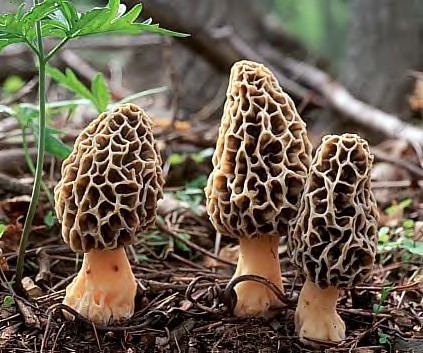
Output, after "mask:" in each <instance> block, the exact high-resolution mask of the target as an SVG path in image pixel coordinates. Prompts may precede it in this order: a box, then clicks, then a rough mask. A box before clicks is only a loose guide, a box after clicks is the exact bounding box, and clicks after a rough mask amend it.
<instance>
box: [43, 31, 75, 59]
mask: <svg viewBox="0 0 423 353" xmlns="http://www.w3.org/2000/svg"><path fill="white" fill-rule="evenodd" d="M69 39H70V37H65V38H63V39H62V40H61V41H60V43H59V44H57V45H56V46H55V47H54V48H53V49H52V50H51V51H50V53H48V54H47V55H46V57H45V62H46V63H47V62H48V61H49V60H50V59H51V58H52V56H53V55H54V54H56V53H57V52H58V51H59V50H60V49H61V48H62V47H63V46H64V45H65V44H66V43H67V42H68V40H69Z"/></svg>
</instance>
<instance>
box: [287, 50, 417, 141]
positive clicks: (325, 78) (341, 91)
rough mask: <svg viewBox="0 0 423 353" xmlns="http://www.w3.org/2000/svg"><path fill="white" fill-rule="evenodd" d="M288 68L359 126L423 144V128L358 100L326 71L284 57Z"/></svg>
mask: <svg viewBox="0 0 423 353" xmlns="http://www.w3.org/2000/svg"><path fill="white" fill-rule="evenodd" d="M282 61H283V63H284V66H285V68H286V69H287V70H289V71H290V72H291V73H292V74H294V75H295V76H296V77H297V78H298V80H300V81H302V82H304V83H305V84H307V85H309V86H310V87H311V88H313V89H314V90H316V91H317V92H319V93H320V94H321V95H322V96H323V97H324V98H325V99H326V100H327V101H328V102H329V104H330V105H331V106H332V107H333V108H334V109H336V110H337V111H339V112H340V113H342V114H344V115H345V116H347V117H349V118H350V119H352V120H354V121H355V122H356V123H358V124H360V125H363V126H368V127H370V128H372V129H374V130H377V131H380V132H382V133H383V134H385V135H386V136H389V137H393V138H399V139H404V140H407V141H412V142H417V143H419V144H420V145H423V129H421V128H419V127H417V126H413V125H411V124H408V123H406V122H404V121H402V120H400V119H399V118H398V117H396V116H394V115H391V114H388V113H385V112H383V111H382V110H379V109H377V108H374V107H372V106H371V105H369V104H366V103H364V102H362V101H360V100H358V99H357V98H355V97H354V96H353V95H352V94H351V93H350V92H348V90H347V89H346V88H345V87H343V86H342V85H341V84H339V83H338V82H336V81H335V80H334V79H332V78H331V77H330V76H329V75H328V74H326V73H325V72H323V71H321V70H319V69H317V68H315V67H313V66H310V65H308V64H306V63H303V62H298V61H295V60H292V59H289V58H284V59H283V60H282Z"/></svg>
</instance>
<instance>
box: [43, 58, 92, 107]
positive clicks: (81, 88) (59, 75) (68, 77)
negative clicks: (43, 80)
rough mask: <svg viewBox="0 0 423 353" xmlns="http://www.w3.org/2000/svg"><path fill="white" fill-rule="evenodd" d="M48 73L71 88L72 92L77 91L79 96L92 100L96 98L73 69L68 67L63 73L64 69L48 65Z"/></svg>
mask: <svg viewBox="0 0 423 353" xmlns="http://www.w3.org/2000/svg"><path fill="white" fill-rule="evenodd" d="M46 73H47V75H49V76H50V77H51V78H53V79H54V80H55V81H57V82H58V83H59V84H61V85H63V86H65V87H66V88H68V89H70V90H71V91H72V92H75V93H76V94H77V95H78V96H80V97H82V98H86V99H89V100H91V101H94V100H95V99H94V96H93V95H92V93H91V91H90V90H89V89H88V88H87V87H86V86H85V85H84V84H83V83H82V82H81V81H80V80H79V79H78V77H76V75H75V74H74V72H73V71H72V70H71V69H69V68H67V69H66V71H65V73H63V72H62V71H60V70H58V69H56V68H54V67H52V66H50V65H47V68H46Z"/></svg>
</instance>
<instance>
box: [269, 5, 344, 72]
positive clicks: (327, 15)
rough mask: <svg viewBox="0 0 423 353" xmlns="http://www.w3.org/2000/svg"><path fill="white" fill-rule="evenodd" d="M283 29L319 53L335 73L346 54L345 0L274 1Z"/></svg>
mask: <svg viewBox="0 0 423 353" xmlns="http://www.w3.org/2000/svg"><path fill="white" fill-rule="evenodd" d="M274 9H275V11H276V14H277V15H278V17H279V18H280V21H281V25H282V28H283V29H284V30H285V31H286V32H287V33H289V34H291V35H293V36H294V37H296V38H298V39H299V40H300V41H302V42H303V43H304V44H306V45H307V46H308V47H309V48H311V49H312V50H313V51H314V52H315V53H316V54H319V56H321V57H324V58H326V59H328V60H329V61H330V62H331V64H332V65H333V68H334V69H335V73H336V71H337V70H339V68H340V65H341V62H342V59H343V58H344V56H345V48H346V42H347V28H348V0H274Z"/></svg>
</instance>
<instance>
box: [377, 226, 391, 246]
mask: <svg viewBox="0 0 423 353" xmlns="http://www.w3.org/2000/svg"><path fill="white" fill-rule="evenodd" d="M378 241H379V242H380V243H386V242H388V241H389V227H381V228H380V229H379V236H378Z"/></svg>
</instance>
